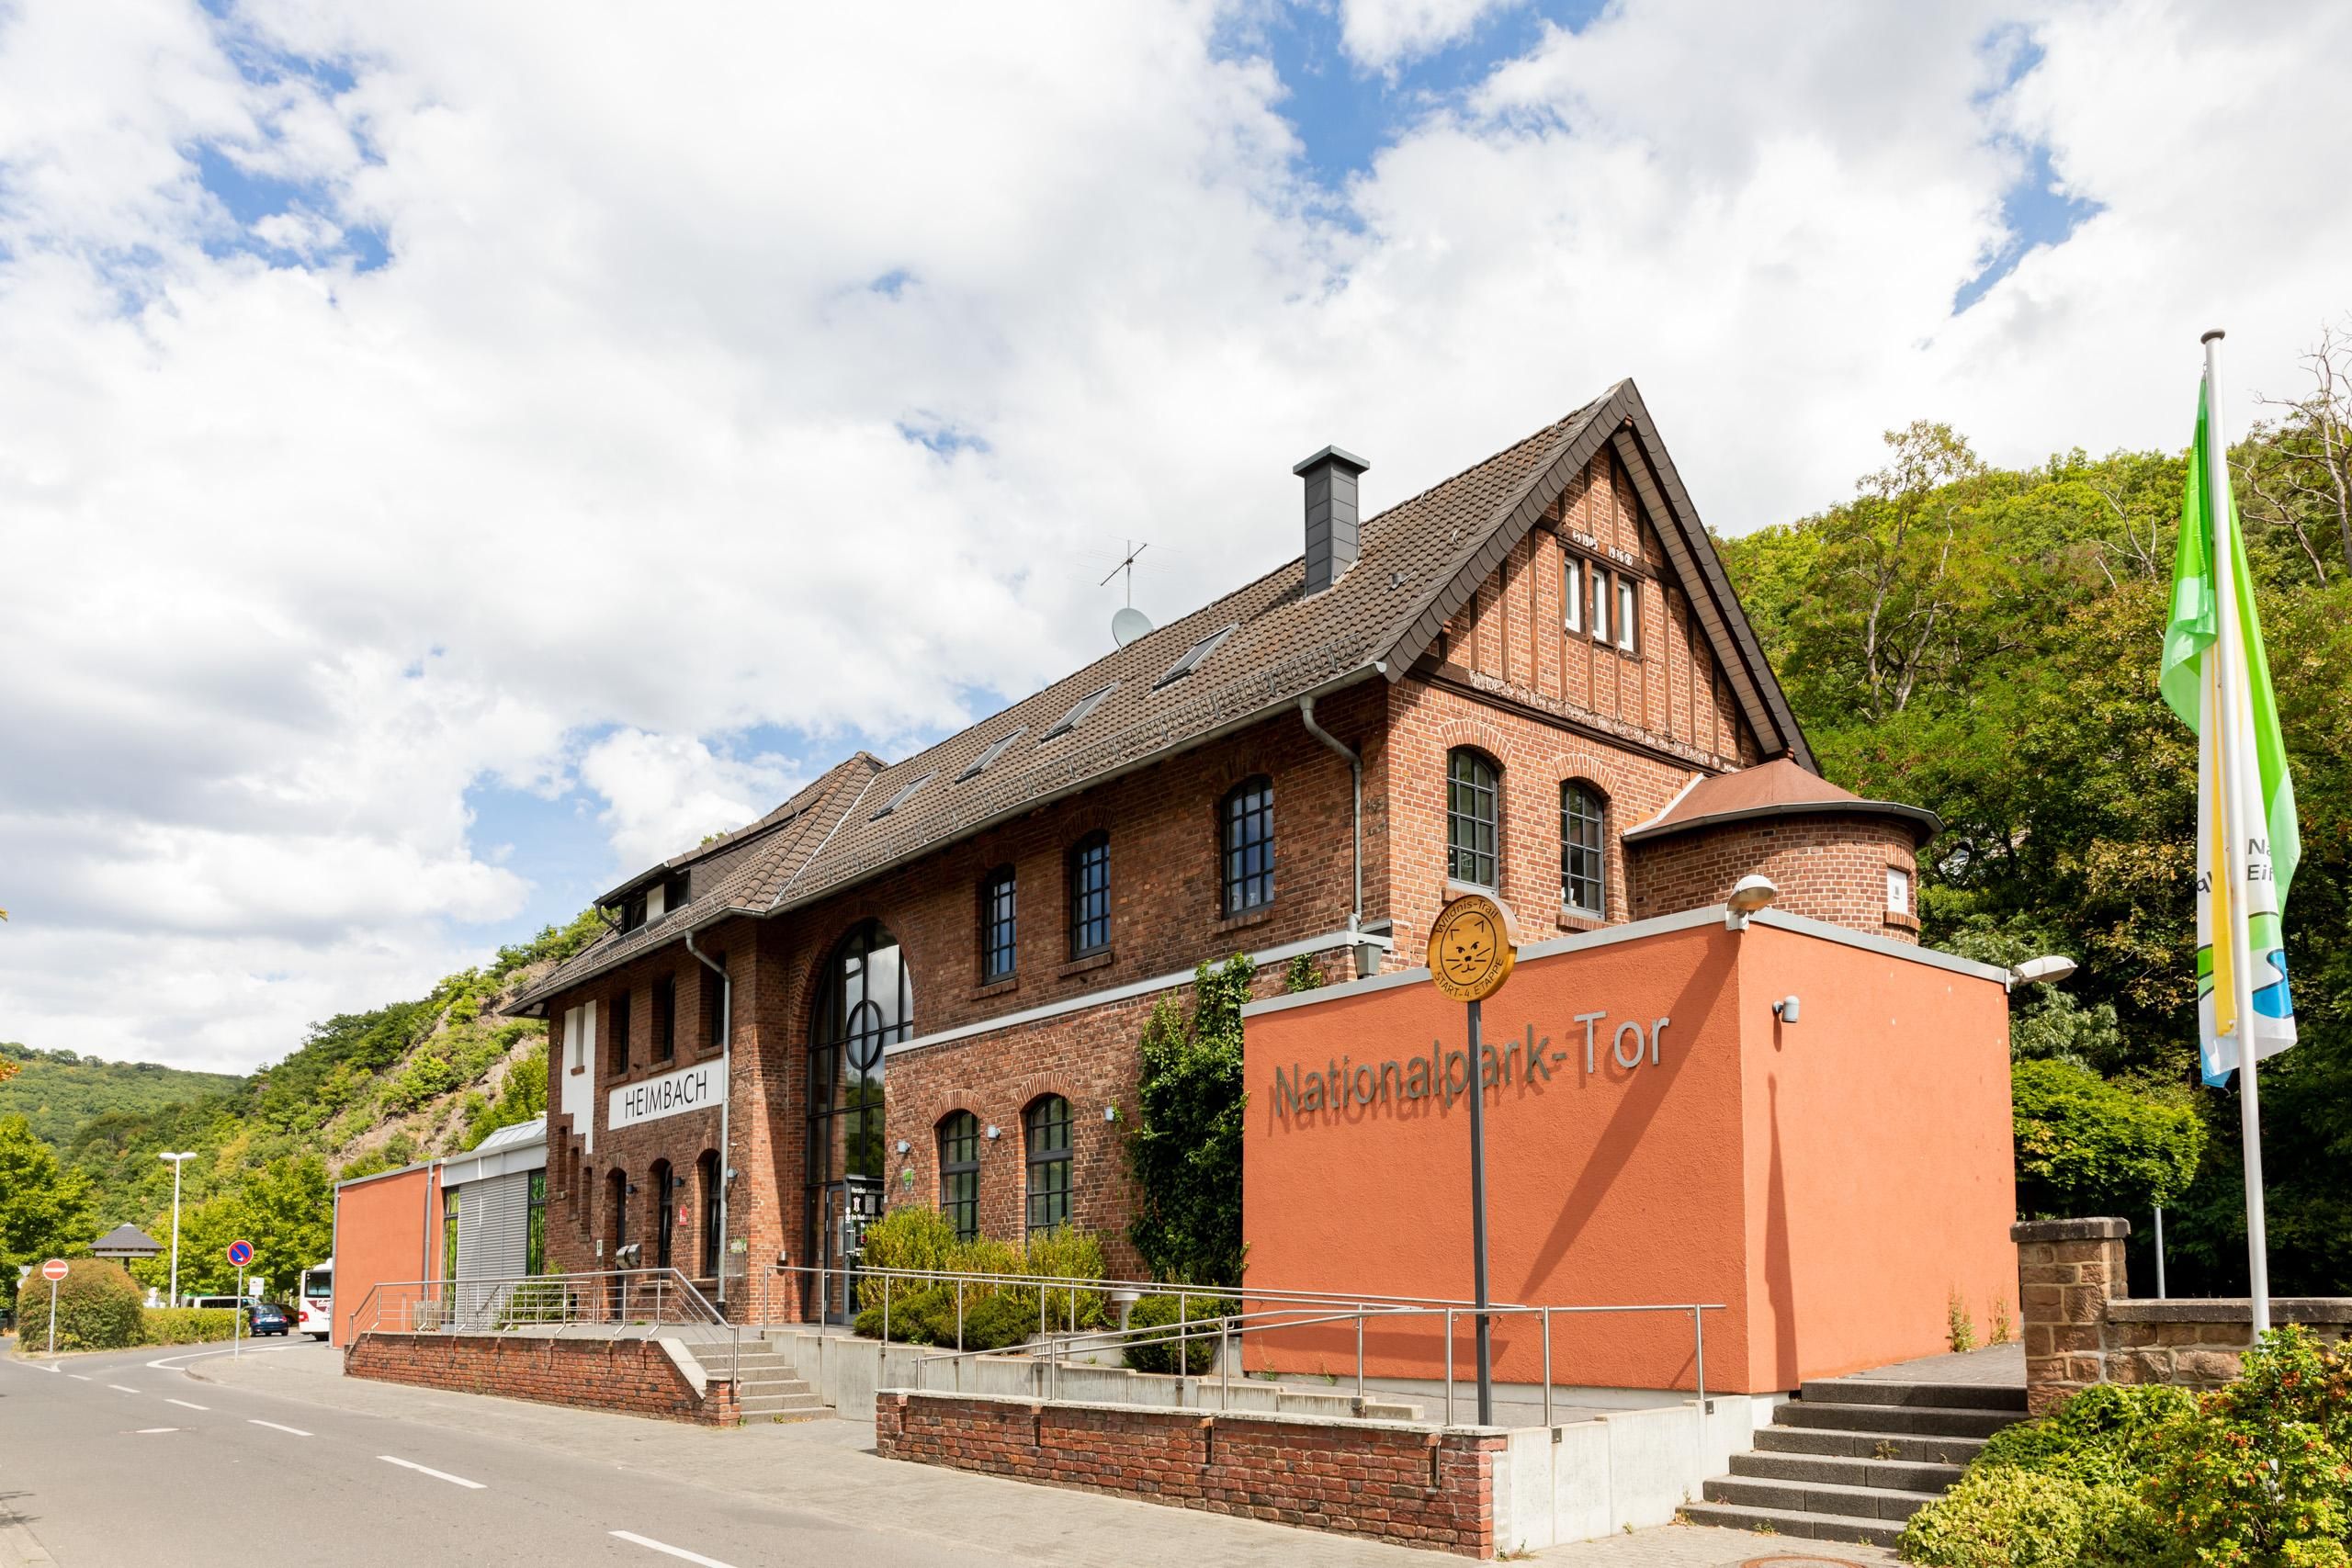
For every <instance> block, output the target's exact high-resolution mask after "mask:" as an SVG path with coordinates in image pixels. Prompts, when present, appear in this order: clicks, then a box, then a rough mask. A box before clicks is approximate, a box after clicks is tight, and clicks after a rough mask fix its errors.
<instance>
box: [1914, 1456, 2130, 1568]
mask: <svg viewBox="0 0 2352 1568" xmlns="http://www.w3.org/2000/svg"><path fill="white" fill-rule="evenodd" d="M2090 1493H2091V1488H2089V1487H2087V1486H2086V1485H2084V1484H2083V1483H2081V1482H2079V1481H2070V1480H2068V1479H2066V1478H2065V1477H2064V1476H2061V1475H2047V1474H2044V1473H2042V1472H2039V1471H2031V1470H2018V1469H2015V1468H2012V1467H2008V1466H1997V1467H1995V1468H1992V1469H1986V1470H1977V1469H1971V1470H1970V1471H1969V1472H1968V1473H1967V1474H1966V1475H1964V1476H1962V1478H1961V1481H1960V1484H1959V1485H1957V1486H1955V1487H1953V1488H1952V1489H1951V1491H1950V1492H1949V1493H1947V1494H1945V1495H1943V1496H1941V1497H1939V1498H1938V1499H1936V1501H1934V1502H1932V1503H1930V1504H1928V1506H1926V1507H1924V1508H1922V1509H1920V1510H1919V1511H1918V1512H1917V1513H1916V1514H1914V1515H1912V1516H1911V1522H1910V1523H1909V1524H1907V1525H1905V1526H1904V1527H1903V1538H1902V1540H1900V1541H1898V1542H1897V1543H1896V1548H1895V1550H1896V1551H1898V1552H1900V1553H1901V1555H1902V1558H1903V1560H1904V1561H1905V1562H1919V1563H1925V1564H1928V1568H2078V1565H2079V1564H2080V1563H2081V1562H2082V1552H2083V1540H2084V1536H2085V1531H2086V1514H2087V1512H2088V1509H2089V1505H2090V1500H2091V1499H2090Z"/></svg>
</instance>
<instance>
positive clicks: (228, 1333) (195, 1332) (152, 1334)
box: [139, 1307, 238, 1345]
mask: <svg viewBox="0 0 2352 1568" xmlns="http://www.w3.org/2000/svg"><path fill="white" fill-rule="evenodd" d="M237 1333H238V1329H237V1309H236V1308H234V1307H148V1308H147V1309H145V1314H144V1315H143V1317H142V1318H141V1322H140V1339H139V1343H141V1344H142V1345H208V1344H210V1343H211V1342H212V1341H213V1340H215V1339H231V1338H234V1337H236V1335H237Z"/></svg>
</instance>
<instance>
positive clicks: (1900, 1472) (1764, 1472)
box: [1731, 1453, 1961, 1512]
mask: <svg viewBox="0 0 2352 1568" xmlns="http://www.w3.org/2000/svg"><path fill="white" fill-rule="evenodd" d="M1731 1472H1732V1474H1733V1475H1735V1476H1738V1477H1741V1478H1744V1479H1748V1480H1756V1481H1782V1482H1794V1483H1801V1484H1808V1485H1815V1484H1818V1485H1830V1486H1875V1487H1878V1488H1880V1489H1882V1490H1883V1491H1889V1492H1930V1493H1939V1492H1943V1491H1946V1490H1947V1489H1949V1488H1951V1486H1953V1485H1955V1484H1957V1483H1958V1482H1959V1480H1960V1476H1961V1467H1960V1466H1959V1465H1956V1464H1918V1463H1912V1462H1906V1461H1902V1460H1886V1459H1850V1458H1838V1457H1835V1456H1831V1455H1826V1454H1764V1453H1744V1454H1734V1455H1732V1456H1731ZM1830 1511H1832V1512H1835V1510H1834V1509H1833V1510H1830Z"/></svg>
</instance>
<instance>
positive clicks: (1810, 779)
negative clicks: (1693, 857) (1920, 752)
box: [1625, 757, 1943, 843]
mask: <svg viewBox="0 0 2352 1568" xmlns="http://www.w3.org/2000/svg"><path fill="white" fill-rule="evenodd" d="M1824 812H1860V813H1863V814H1866V815H1871V816H1884V817H1899V818H1903V819H1904V820H1905V821H1906V822H1909V823H1910V824H1912V826H1913V827H1915V828H1917V829H1925V831H1924V832H1923V833H1922V835H1921V840H1920V841H1921V842H1923V843H1924V842H1925V841H1926V840H1928V839H1932V838H1934V837H1935V836H1936V835H1937V834H1938V833H1939V832H1941V831H1942V830H1943V824H1942V822H1941V821H1940V820H1939V819H1938V818H1937V817H1936V814H1935V813H1934V812H1932V811H1928V810H1924V809H1922V808H1921V807H1917V806H1904V805H1901V804H1898V803H1897V802H1894V801H1891V800H1864V799H1863V798H1862V797H1861V796H1860V795H1856V794H1854V793H1853V792H1852V791H1851V790H1845V789H1840V788H1838V786H1837V785H1836V784H1831V783H1830V782H1829V781H1828V780H1827V779H1825V778H1823V777H1822V776H1821V775H1820V774H1819V773H1813V772H1811V771H1809V770H1807V769H1804V768H1801V767H1799V766H1797V764H1796V763H1795V762H1793V761H1791V760H1790V759H1788V758H1786V757H1775V758H1773V759H1772V760H1771V761H1767V762H1759V763H1758V764H1757V765H1756V766H1754V767H1752V768H1742V769H1740V770H1739V771H1738V772H1737V773H1711V774H1705V775H1702V776H1701V777H1700V778H1699V779H1698V780H1696V781H1695V782H1694V783H1692V784H1691V786H1690V787H1689V788H1687V789H1685V790H1684V791H1683V792H1682V793H1681V794H1680V795H1676V796H1675V797H1674V799H1673V800H1672V801H1670V802H1668V805H1667V807H1666V809H1665V810H1663V811H1661V812H1659V813H1658V814H1657V816H1655V817H1653V818H1650V819H1649V820H1648V821H1646V822H1645V823H1643V824H1641V825H1640V826H1639V827H1637V828H1633V829H1628V830H1627V831H1626V834H1625V840H1626V842H1628V843H1634V842H1638V841H1639V840H1644V839H1662V838H1665V837H1667V836H1668V835H1669V834H1673V833H1685V832H1689V831H1690V830H1691V829H1693V828H1707V827H1713V826H1714V825H1715V824H1717V823H1720V822H1737V821H1742V820H1745V819H1747V818H1752V817H1801V816H1812V815H1819V814H1821V813H1824Z"/></svg>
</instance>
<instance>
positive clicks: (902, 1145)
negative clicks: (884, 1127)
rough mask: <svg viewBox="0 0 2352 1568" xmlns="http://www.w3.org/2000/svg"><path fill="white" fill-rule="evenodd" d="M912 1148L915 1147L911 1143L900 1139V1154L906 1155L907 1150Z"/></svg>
mask: <svg viewBox="0 0 2352 1568" xmlns="http://www.w3.org/2000/svg"><path fill="white" fill-rule="evenodd" d="M912 1146H913V1145H910V1144H909V1143H908V1142H907V1141H906V1139H904V1138H900V1139H899V1153H900V1154H905V1153H906V1152H907V1150H908V1149H909V1148H910V1147H912Z"/></svg>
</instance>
